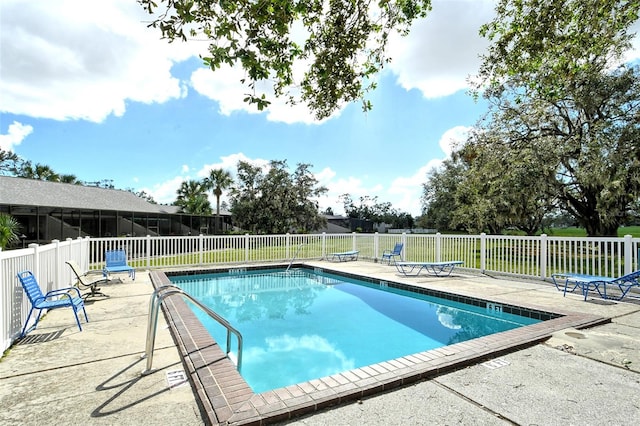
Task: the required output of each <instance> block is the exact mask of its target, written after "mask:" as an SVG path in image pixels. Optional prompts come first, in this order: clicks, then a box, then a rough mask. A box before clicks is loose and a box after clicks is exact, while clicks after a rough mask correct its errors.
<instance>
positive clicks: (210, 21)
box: [138, 0, 431, 119]
mask: <svg viewBox="0 0 640 426" xmlns="http://www.w3.org/2000/svg"><path fill="white" fill-rule="evenodd" d="M138 2H139V3H140V4H141V5H142V6H143V7H144V9H145V10H146V11H147V12H149V13H150V14H152V15H153V18H152V19H153V21H152V22H151V24H150V26H152V27H155V28H158V29H159V30H160V31H161V34H162V37H164V38H167V39H168V40H169V41H174V40H187V39H188V38H200V39H201V38H205V39H208V40H209V41H210V45H209V54H208V55H207V56H206V57H204V58H203V59H204V62H205V64H206V65H207V66H208V67H210V68H211V70H213V71H215V70H216V69H218V68H220V67H221V66H222V65H224V64H226V65H230V66H233V65H236V64H237V65H239V66H241V67H242V68H243V70H244V72H245V73H246V74H245V77H244V78H243V79H242V80H241V81H242V83H243V84H245V85H246V86H247V88H248V90H249V93H248V94H247V95H246V98H245V101H246V102H249V103H252V104H256V106H257V107H258V109H259V110H262V109H263V108H265V107H267V106H268V105H269V101H268V100H267V99H266V98H265V96H264V95H260V94H257V93H256V83H258V82H261V81H269V82H272V84H273V89H274V92H275V94H276V96H282V95H285V96H287V98H288V101H289V102H291V103H295V102H297V101H298V100H302V101H303V102H305V103H306V104H307V105H308V107H309V108H310V109H311V110H312V111H314V112H315V115H316V117H317V118H318V119H321V118H324V117H328V116H329V115H330V114H331V113H332V112H333V111H335V110H336V109H337V108H339V107H340V106H341V105H342V104H343V103H345V102H352V101H355V100H363V105H364V108H365V109H369V108H371V105H370V103H369V102H368V101H365V100H364V96H365V93H366V92H367V91H368V90H369V89H370V88H372V87H374V83H373V79H372V76H373V75H374V74H376V73H377V72H378V71H379V70H380V69H382V68H383V67H384V65H385V64H386V62H387V61H388V60H389V58H388V57H387V55H386V52H385V48H386V46H387V42H388V40H389V35H390V34H391V33H392V32H393V31H398V32H400V33H401V34H406V33H407V32H408V31H409V28H410V26H411V23H412V22H413V21H414V20H415V19H418V18H422V17H424V16H426V13H427V12H428V10H429V9H430V7H431V4H430V3H431V2H430V0H378V1H372V0H233V1H232V0H223V1H215V2H212V1H209V0H162V1H158V0H138ZM298 67H300V68H302V69H304V70H305V72H304V75H303V76H302V77H298V76H297V75H294V68H298ZM298 98H299V99H298Z"/></svg>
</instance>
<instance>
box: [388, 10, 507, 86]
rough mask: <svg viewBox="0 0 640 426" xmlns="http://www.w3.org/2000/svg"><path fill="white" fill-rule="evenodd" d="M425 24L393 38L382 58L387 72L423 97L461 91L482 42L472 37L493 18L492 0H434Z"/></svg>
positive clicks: (476, 62) (475, 67)
mask: <svg viewBox="0 0 640 426" xmlns="http://www.w3.org/2000/svg"><path fill="white" fill-rule="evenodd" d="M432 3H433V10H432V11H431V12H430V13H429V15H428V16H427V18H426V19H423V20H420V21H418V22H416V23H414V25H413V28H412V29H411V32H410V33H409V35H408V36H407V37H401V36H399V35H394V36H393V37H392V38H391V39H390V44H389V51H388V54H389V55H390V56H391V57H392V59H393V61H392V62H391V64H390V67H389V68H390V69H391V71H392V72H393V73H394V74H396V75H397V77H398V83H399V84H400V85H401V86H402V87H403V88H405V89H407V90H411V89H418V90H420V91H421V92H422V94H423V95H424V96H425V97H426V98H436V97H441V96H447V95H451V94H453V93H455V92H457V91H459V90H462V89H465V88H467V83H466V79H467V77H469V76H470V75H472V74H475V73H476V72H477V70H478V67H479V65H480V59H479V54H481V53H483V52H484V51H485V50H486V48H487V46H488V43H487V41H486V40H485V39H483V38H481V37H480V36H479V35H478V30H479V29H480V26H481V25H482V24H484V23H486V22H489V20H490V19H491V18H492V17H493V15H494V12H493V7H494V4H495V2H494V1H492V0H434V1H433V2H432Z"/></svg>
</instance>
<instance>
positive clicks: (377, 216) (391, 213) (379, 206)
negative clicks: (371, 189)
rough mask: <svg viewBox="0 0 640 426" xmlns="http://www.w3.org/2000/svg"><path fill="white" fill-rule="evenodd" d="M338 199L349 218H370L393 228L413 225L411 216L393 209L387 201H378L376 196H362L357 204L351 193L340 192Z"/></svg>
mask: <svg viewBox="0 0 640 426" xmlns="http://www.w3.org/2000/svg"><path fill="white" fill-rule="evenodd" d="M340 200H341V201H342V204H343V206H344V211H345V214H346V215H347V216H348V217H350V218H354V219H365V220H370V221H372V222H373V223H387V224H390V225H391V226H392V227H394V228H413V226H414V219H413V216H411V215H410V214H409V213H405V212H401V211H398V210H397V209H394V208H393V205H392V204H391V203H390V202H388V201H387V202H382V203H380V202H378V197H377V196H370V195H365V196H362V197H360V199H359V203H358V204H357V205H356V203H355V202H354V201H353V198H352V197H351V194H342V195H341V196H340Z"/></svg>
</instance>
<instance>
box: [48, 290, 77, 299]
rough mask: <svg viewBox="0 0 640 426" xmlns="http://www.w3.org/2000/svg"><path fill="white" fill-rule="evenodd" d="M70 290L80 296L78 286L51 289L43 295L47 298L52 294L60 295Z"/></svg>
mask: <svg viewBox="0 0 640 426" xmlns="http://www.w3.org/2000/svg"><path fill="white" fill-rule="evenodd" d="M70 291H75V292H76V293H77V294H78V297H82V296H81V294H80V289H78V287H65V288H59V289H57V290H51V291H49V292H47V294H45V295H44V297H45V299H48V298H50V297H53V296H61V295H64V294H68V293H69V292H70Z"/></svg>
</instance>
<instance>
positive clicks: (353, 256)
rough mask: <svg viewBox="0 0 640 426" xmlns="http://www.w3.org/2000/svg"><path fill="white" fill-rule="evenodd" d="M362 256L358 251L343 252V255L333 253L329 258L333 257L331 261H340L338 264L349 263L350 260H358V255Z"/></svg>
mask: <svg viewBox="0 0 640 426" xmlns="http://www.w3.org/2000/svg"><path fill="white" fill-rule="evenodd" d="M359 254H360V252H359V251H358V250H351V251H343V252H341V253H331V254H330V255H329V256H331V260H332V261H336V260H337V261H338V262H347V261H349V260H358V255H359Z"/></svg>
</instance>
